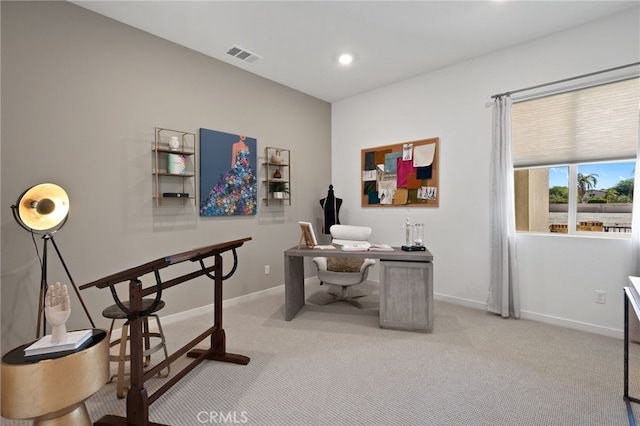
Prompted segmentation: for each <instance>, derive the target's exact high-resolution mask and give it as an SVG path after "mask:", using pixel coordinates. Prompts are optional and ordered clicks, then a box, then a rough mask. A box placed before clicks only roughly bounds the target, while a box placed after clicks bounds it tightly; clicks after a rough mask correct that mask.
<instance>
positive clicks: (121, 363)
mask: <svg viewBox="0 0 640 426" xmlns="http://www.w3.org/2000/svg"><path fill="white" fill-rule="evenodd" d="M153 302H154V299H142V310H143V311H144V310H147V309H149V307H150V306H151V305H152V304H153ZM122 304H123V305H124V306H125V307H126V308H127V309H128V308H129V302H123V303H122ZM162 308H164V302H163V301H162V300H161V301H160V302H159V303H158V306H156V308H155V309H154V310H153V312H151V313H150V314H148V315H146V316H144V317H142V320H143V321H142V338H143V339H144V352H143V356H144V364H143V366H144V367H148V366H149V364H150V363H151V354H153V353H154V352H157V351H159V350H160V349H163V350H164V358H165V359H167V358H168V357H169V355H168V353H167V343H166V341H165V338H164V332H163V331H162V325H160V318H159V317H158V315H157V314H156V313H155V312H157V311H159V310H160V309H162ZM102 316H103V317H105V318H109V319H111V326H110V327H109V338H111V332H112V331H113V325H114V323H115V322H116V320H127V315H126V314H125V313H124V312H123V311H122V310H121V309H120V308H119V307H118V305H111V306H109V307H108V308H106V309H105V310H104V311H102ZM149 317H154V318H155V320H156V324H158V332H157V333H156V332H151V331H150V330H149ZM152 338H159V339H160V343H158V344H157V345H155V346H153V347H152V346H151V339H152ZM130 340H131V336H130V335H129V321H128V320H127V321H125V323H124V324H123V325H122V331H121V334H120V338H119V339H116V340H114V341H112V342H110V343H109V349H111V348H112V347H114V346H116V345H120V349H119V353H118V355H111V353H109V360H110V361H112V362H117V363H118V374H116V375H113V376H111V378H110V379H109V382H111V381H113V379H114V377H117V378H118V391H117V395H118V398H124V397H125V391H126V390H127V389H128V388H129V384H127V385H126V386H125V381H124V376H125V364H126V363H127V362H128V361H129V360H130V358H131V357H130V355H129V354H127V342H129V341H130ZM170 373H171V367H170V365H167V367H166V373H164V374H163V373H162V371H160V372H159V373H158V377H167V376H168V375H169V374H170Z"/></svg>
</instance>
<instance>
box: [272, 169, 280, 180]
mask: <svg viewBox="0 0 640 426" xmlns="http://www.w3.org/2000/svg"><path fill="white" fill-rule="evenodd" d="M273 178H274V179H282V174H280V170H279V169H276V171H275V172H273Z"/></svg>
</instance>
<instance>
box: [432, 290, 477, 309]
mask: <svg viewBox="0 0 640 426" xmlns="http://www.w3.org/2000/svg"><path fill="white" fill-rule="evenodd" d="M433 299H434V300H441V301H443V302H447V303H451V304H452V305H458V306H464V307H466V308H474V309H482V310H484V309H486V308H487V304H486V303H483V302H478V301H477V300H470V299H463V298H461V297H454V296H447V295H446V294H439V293H434V294H433Z"/></svg>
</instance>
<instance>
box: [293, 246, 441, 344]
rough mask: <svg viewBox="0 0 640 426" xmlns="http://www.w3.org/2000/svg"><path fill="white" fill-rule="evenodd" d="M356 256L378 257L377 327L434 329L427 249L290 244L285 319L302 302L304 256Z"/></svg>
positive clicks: (431, 274) (301, 304)
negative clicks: (359, 249)
mask: <svg viewBox="0 0 640 426" xmlns="http://www.w3.org/2000/svg"><path fill="white" fill-rule="evenodd" d="M316 256H326V257H356V258H369V259H378V260H379V261H380V327H383V328H393V329H400V330H411V331H423V332H431V331H432V330H433V255H432V254H431V252H430V251H429V250H425V251H412V252H409V251H402V250H401V249H399V248H396V249H395V250H394V251H392V252H391V251H362V252H354V251H350V252H343V251H341V250H340V249H336V250H314V249H310V248H308V247H301V248H300V249H298V248H297V247H292V248H290V249H288V250H286V251H285V252H284V286H285V319H286V320H287V321H291V320H292V319H293V318H294V317H295V316H296V314H297V313H298V312H299V311H300V309H302V307H303V306H304V304H305V295H304V258H305V257H316Z"/></svg>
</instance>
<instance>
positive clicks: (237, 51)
mask: <svg viewBox="0 0 640 426" xmlns="http://www.w3.org/2000/svg"><path fill="white" fill-rule="evenodd" d="M227 55H231V56H233V57H234V58H238V59H240V60H241V61H244V62H248V63H250V64H252V63H254V62H255V61H257V60H258V59H262V56H259V55H256V54H255V53H251V52H249V51H248V50H246V49H243V48H242V47H238V46H233V47H232V48H231V49H229V50H227Z"/></svg>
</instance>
